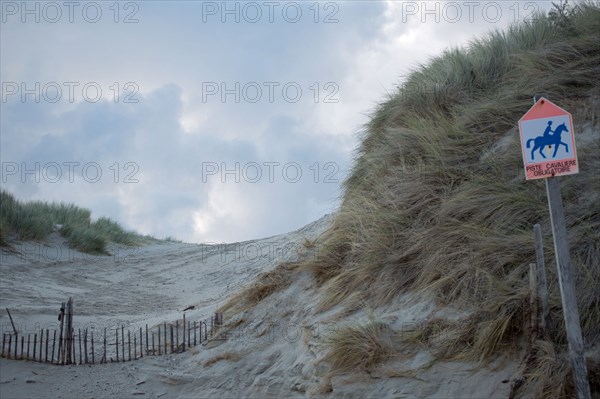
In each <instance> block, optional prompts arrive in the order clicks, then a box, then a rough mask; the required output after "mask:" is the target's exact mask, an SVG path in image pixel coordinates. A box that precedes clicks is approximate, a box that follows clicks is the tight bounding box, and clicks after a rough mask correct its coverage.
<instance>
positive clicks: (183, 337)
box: [182, 313, 185, 350]
mask: <svg viewBox="0 0 600 399" xmlns="http://www.w3.org/2000/svg"><path fill="white" fill-rule="evenodd" d="M182 327H183V340H182V341H183V342H182V344H183V350H185V313H183V325H182Z"/></svg>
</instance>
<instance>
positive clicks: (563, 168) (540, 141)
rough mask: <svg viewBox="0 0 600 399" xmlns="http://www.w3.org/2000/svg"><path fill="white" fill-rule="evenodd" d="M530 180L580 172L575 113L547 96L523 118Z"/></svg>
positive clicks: (525, 152) (522, 135)
mask: <svg viewBox="0 0 600 399" xmlns="http://www.w3.org/2000/svg"><path fill="white" fill-rule="evenodd" d="M519 131H520V133H521V148H522V151H523V164H524V166H525V176H526V179H527V180H530V179H541V178H546V177H554V176H561V175H571V174H574V173H578V172H579V165H578V163H577V150H576V149H575V137H574V134H573V122H572V119H571V114H569V113H568V112H567V111H565V110H564V109H562V108H560V107H558V106H556V105H554V104H553V103H551V102H550V101H548V100H546V99H545V98H542V99H540V100H539V101H538V102H537V103H536V104H535V105H534V106H533V107H532V108H531V109H530V110H529V111H528V112H527V113H526V114H525V115H524V116H523V118H521V120H520V121H519Z"/></svg>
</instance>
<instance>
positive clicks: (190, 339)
mask: <svg viewBox="0 0 600 399" xmlns="http://www.w3.org/2000/svg"><path fill="white" fill-rule="evenodd" d="M191 329H192V322H191V321H189V320H188V326H187V337H188V346H192V338H191V333H190V330H191Z"/></svg>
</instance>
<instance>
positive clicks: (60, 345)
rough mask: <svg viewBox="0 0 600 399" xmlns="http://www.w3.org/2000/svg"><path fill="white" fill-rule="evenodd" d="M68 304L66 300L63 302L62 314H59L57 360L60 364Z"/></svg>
mask: <svg viewBox="0 0 600 399" xmlns="http://www.w3.org/2000/svg"><path fill="white" fill-rule="evenodd" d="M66 306H67V305H66V304H65V303H64V302H63V303H62V304H61V307H60V315H59V318H60V334H59V336H58V355H57V358H56V360H57V361H56V363H59V364H60V362H61V359H62V342H63V328H64V324H65V307H66Z"/></svg>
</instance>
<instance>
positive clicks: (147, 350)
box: [146, 324, 154, 353]
mask: <svg viewBox="0 0 600 399" xmlns="http://www.w3.org/2000/svg"><path fill="white" fill-rule="evenodd" d="M152 338H154V337H152ZM152 349H153V350H154V348H152ZM146 353H148V324H146Z"/></svg>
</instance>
